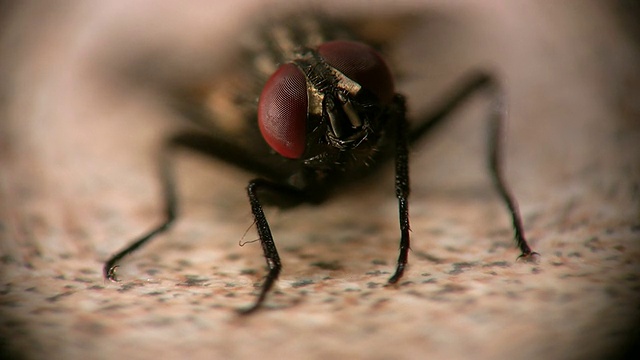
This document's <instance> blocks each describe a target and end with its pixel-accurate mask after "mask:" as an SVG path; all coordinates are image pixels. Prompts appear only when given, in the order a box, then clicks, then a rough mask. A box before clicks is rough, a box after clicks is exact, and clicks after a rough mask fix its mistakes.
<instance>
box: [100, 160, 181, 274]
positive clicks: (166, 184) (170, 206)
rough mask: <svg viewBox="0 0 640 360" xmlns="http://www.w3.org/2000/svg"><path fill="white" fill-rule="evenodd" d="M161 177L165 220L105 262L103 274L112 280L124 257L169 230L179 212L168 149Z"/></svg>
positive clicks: (162, 161) (163, 161)
mask: <svg viewBox="0 0 640 360" xmlns="http://www.w3.org/2000/svg"><path fill="white" fill-rule="evenodd" d="M160 179H161V182H162V184H161V185H162V192H163V194H164V220H163V221H162V222H161V223H160V225H158V226H156V227H155V228H153V229H152V230H151V231H149V232H148V233H146V234H144V235H142V236H141V237H139V238H138V239H136V240H134V241H133V242H131V243H130V244H129V245H127V246H126V247H124V248H123V249H121V250H120V251H118V252H117V253H116V254H114V255H112V256H111V258H109V260H107V261H106V262H105V264H104V268H103V275H104V277H105V278H106V279H109V280H111V281H118V278H117V276H116V269H117V268H118V263H119V262H120V260H122V258H124V257H125V256H127V255H129V254H131V253H132V252H134V251H136V250H137V249H138V248H140V247H141V246H142V245H144V244H146V243H147V242H149V241H150V240H152V239H153V238H155V237H156V236H157V235H159V234H161V233H163V232H165V231H167V230H168V229H169V228H170V227H171V225H172V224H173V222H174V221H175V219H176V217H177V213H178V205H177V201H176V190H175V184H174V181H173V174H172V173H171V166H170V164H169V158H168V149H164V151H162V153H161V158H160Z"/></svg>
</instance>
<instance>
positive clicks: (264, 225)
mask: <svg viewBox="0 0 640 360" xmlns="http://www.w3.org/2000/svg"><path fill="white" fill-rule="evenodd" d="M261 190H268V191H271V192H274V193H278V194H281V195H285V196H288V197H291V198H292V199H297V200H298V201H299V202H302V201H303V198H304V196H303V195H304V194H303V191H302V190H299V189H297V188H294V187H292V186H289V185H283V184H278V183H274V182H271V181H268V180H264V179H255V180H252V181H251V182H249V186H247V193H248V195H249V203H250V204H251V212H252V213H253V217H254V219H255V224H256V229H257V231H258V236H259V238H260V244H261V245H262V251H263V252H264V257H265V260H266V262H267V267H268V268H269V272H268V273H267V277H266V278H265V280H264V283H263V284H262V287H261V289H260V295H258V299H257V300H256V302H255V303H254V304H253V305H252V306H250V307H248V308H246V309H241V310H239V311H238V312H239V313H241V314H250V313H252V312H254V311H256V310H257V309H259V308H260V306H261V305H262V303H263V302H264V300H265V298H266V297H267V294H268V293H269V290H271V288H272V287H273V284H274V283H275V282H276V280H277V279H278V276H279V275H280V271H281V270H282V263H281V262H280V256H279V255H278V249H277V248H276V244H275V242H274V241H273V236H272V235H271V229H270V228H269V223H268V222H267V218H266V217H265V215H264V211H263V210H262V204H261V203H260V200H259V198H258V191H261Z"/></svg>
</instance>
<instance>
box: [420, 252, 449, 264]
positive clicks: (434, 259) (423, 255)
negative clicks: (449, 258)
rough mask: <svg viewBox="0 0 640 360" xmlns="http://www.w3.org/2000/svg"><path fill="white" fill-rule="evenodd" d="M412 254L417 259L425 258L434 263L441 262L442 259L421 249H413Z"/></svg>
mask: <svg viewBox="0 0 640 360" xmlns="http://www.w3.org/2000/svg"><path fill="white" fill-rule="evenodd" d="M413 255H414V256H415V257H417V258H418V259H423V260H427V261H430V262H432V263H435V264H441V263H442V262H443V260H442V259H441V258H439V257H437V256H434V255H431V254H428V253H426V252H423V251H414V252H413Z"/></svg>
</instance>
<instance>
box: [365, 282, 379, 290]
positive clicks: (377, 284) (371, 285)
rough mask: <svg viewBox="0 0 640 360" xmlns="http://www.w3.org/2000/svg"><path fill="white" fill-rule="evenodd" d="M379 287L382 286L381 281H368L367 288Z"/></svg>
mask: <svg viewBox="0 0 640 360" xmlns="http://www.w3.org/2000/svg"><path fill="white" fill-rule="evenodd" d="M378 287H380V283H377V282H373V281H369V282H368V283H367V288H368V289H376V288H378Z"/></svg>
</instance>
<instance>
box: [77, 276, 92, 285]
mask: <svg viewBox="0 0 640 360" xmlns="http://www.w3.org/2000/svg"><path fill="white" fill-rule="evenodd" d="M73 281H75V282H79V283H85V284H90V283H92V282H93V280H92V279H87V278H81V277H77V278H75V279H73Z"/></svg>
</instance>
